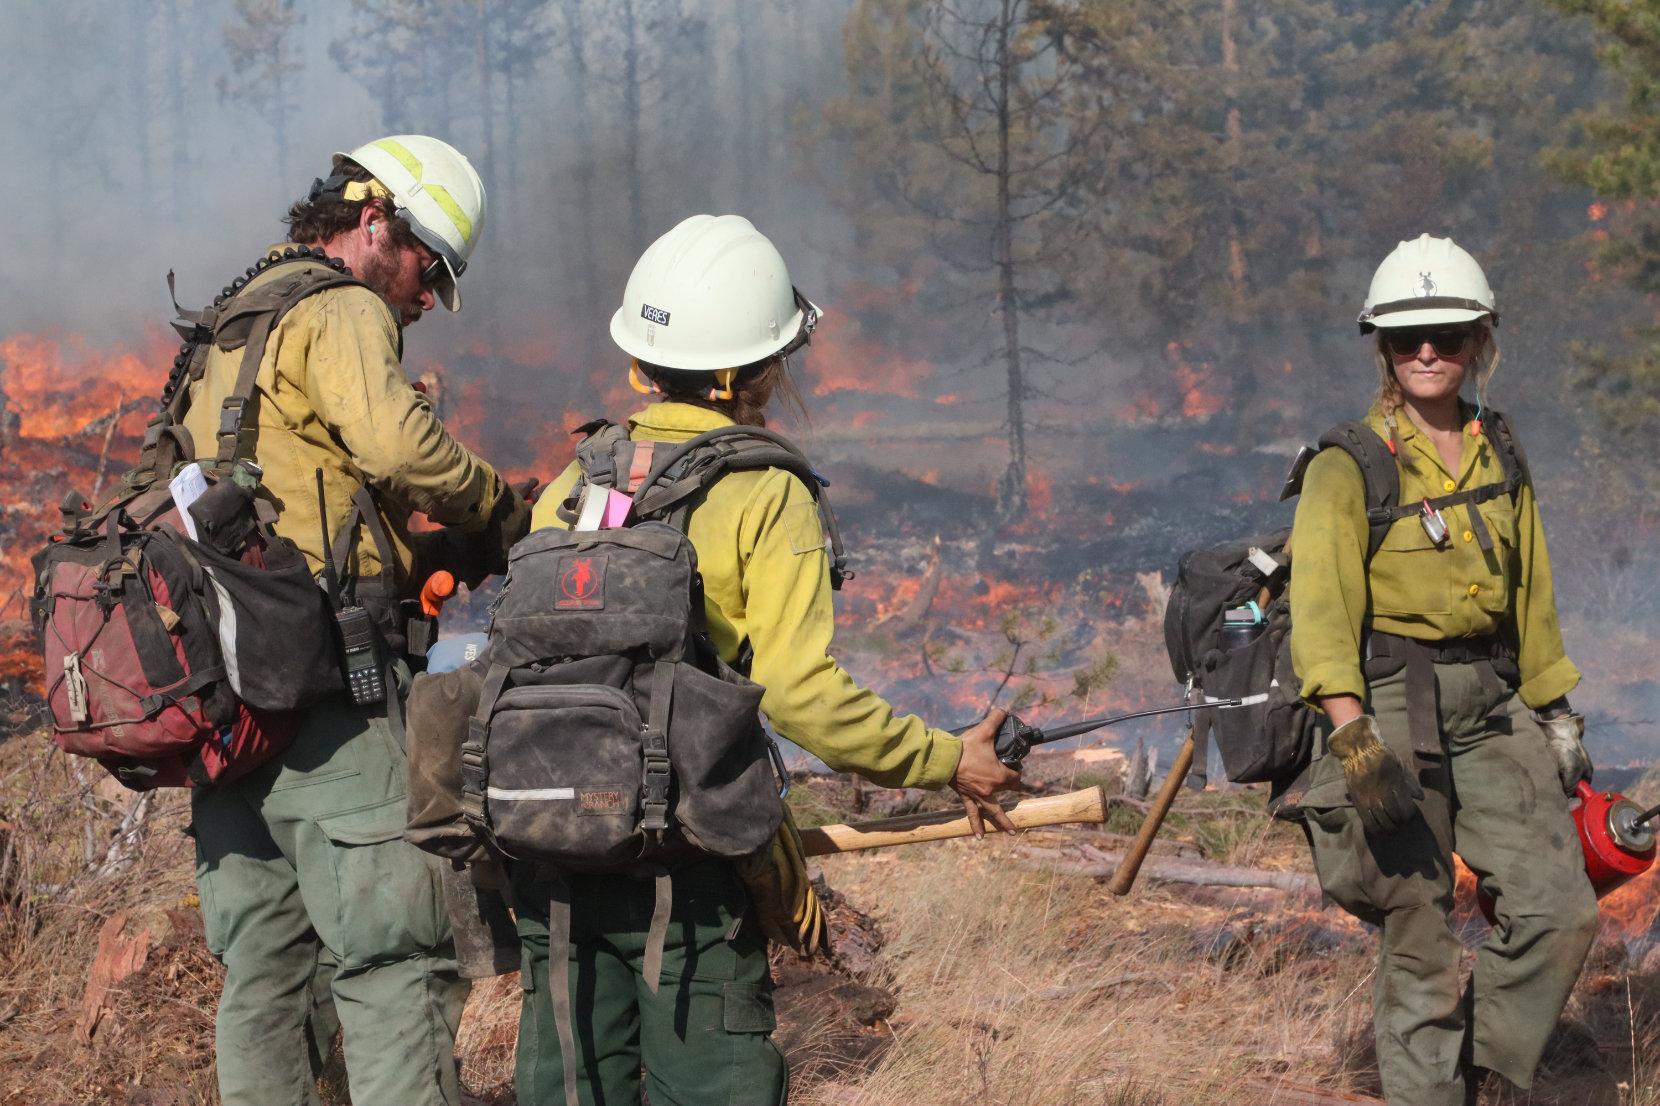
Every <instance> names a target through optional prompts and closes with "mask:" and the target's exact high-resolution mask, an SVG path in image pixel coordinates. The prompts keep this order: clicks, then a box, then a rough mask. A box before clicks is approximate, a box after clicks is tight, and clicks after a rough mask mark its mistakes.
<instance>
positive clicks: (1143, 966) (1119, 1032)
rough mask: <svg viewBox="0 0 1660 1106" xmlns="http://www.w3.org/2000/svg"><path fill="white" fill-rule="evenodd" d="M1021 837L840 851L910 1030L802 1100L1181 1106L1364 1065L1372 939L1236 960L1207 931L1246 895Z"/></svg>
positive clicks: (1329, 1079) (841, 882)
mask: <svg viewBox="0 0 1660 1106" xmlns="http://www.w3.org/2000/svg"><path fill="white" fill-rule="evenodd" d="M1010 848H1011V844H1010V843H1008V842H1004V841H998V840H995V839H993V840H989V841H987V842H985V843H983V844H980V845H975V844H972V843H952V844H949V845H945V846H938V847H933V848H927V847H912V848H908V849H904V850H895V851H892V852H888V853H880V854H869V855H865V856H851V857H841V858H835V859H834V860H832V861H831V862H830V863H828V864H827V865H826V868H827V874H828V876H829V878H830V879H831V880H832V881H833V882H835V883H836V884H837V885H838V886H840V887H842V888H844V889H845V890H846V891H847V893H848V894H849V895H850V896H851V897H853V898H855V899H858V900H861V901H863V902H865V903H866V904H867V905H868V906H869V907H871V908H872V909H873V910H875V911H876V912H877V913H878V914H879V915H880V916H881V918H882V919H883V923H884V926H885V928H886V930H887V932H888V934H889V940H890V945H889V950H890V953H891V954H892V962H893V965H894V972H895V976H896V978H897V982H898V989H899V995H900V1002H901V1006H900V1014H899V1016H898V1017H897V1018H896V1020H895V1026H894V1029H895V1032H896V1034H897V1040H896V1044H895V1046H894V1048H893V1049H892V1050H891V1051H890V1052H889V1054H888V1057H887V1059H886V1060H885V1061H884V1062H883V1063H882V1064H881V1065H880V1066H879V1067H878V1068H877V1070H876V1071H875V1072H874V1073H873V1074H872V1075H871V1076H869V1077H868V1078H866V1079H865V1080H863V1081H862V1082H861V1083H860V1084H859V1085H857V1086H848V1085H836V1084H826V1085H821V1086H819V1087H816V1088H810V1089H808V1090H807V1091H806V1093H805V1094H804V1099H803V1100H804V1101H806V1102H808V1103H817V1104H823V1106H830V1104H834V1106H892V1104H897V1103H914V1104H917V1106H926V1104H930V1103H938V1104H941V1106H945V1104H948V1103H953V1104H954V1103H960V1102H964V1101H967V1100H970V1099H972V1100H975V1101H982V1102H996V1103H1002V1104H1007V1106H1060V1104H1065V1103H1079V1104H1084V1103H1088V1104H1109V1103H1120V1102H1122V1103H1138V1104H1140V1103H1146V1104H1149V1106H1151V1104H1154V1103H1169V1104H1171V1106H1175V1104H1177V1103H1182V1104H1187V1103H1204V1102H1217V1103H1222V1102H1228V1103H1235V1102H1240V1101H1244V1100H1246V1099H1247V1098H1248V1097H1249V1096H1248V1095H1243V1094H1242V1091H1243V1088H1244V1087H1245V1085H1246V1081H1247V1079H1248V1078H1249V1077H1254V1076H1263V1075H1270V1076H1281V1075H1283V1076H1286V1077H1288V1078H1290V1079H1293V1080H1300V1081H1304V1082H1319V1083H1322V1084H1324V1085H1326V1086H1342V1085H1347V1084H1348V1083H1349V1082H1351V1078H1350V1074H1349V1073H1346V1072H1345V1071H1344V1066H1345V1060H1344V1054H1345V1051H1346V1049H1347V1047H1348V1046H1347V1042H1348V1041H1350V1040H1351V1039H1353V1038H1354V1037H1355V1036H1356V1033H1357V1030H1358V1029H1359V1028H1360V1026H1361V1025H1362V1024H1363V1022H1364V1020H1365V1016H1366V1001H1365V996H1364V993H1363V992H1365V991H1366V990H1367V986H1368V980H1369V970H1370V969H1369V960H1370V956H1369V954H1365V953H1361V954H1358V955H1344V956H1340V957H1335V958H1332V959H1319V958H1311V959H1308V960H1304V961H1300V962H1295V963H1291V964H1288V965H1284V966H1283V967H1282V966H1281V965H1279V964H1278V963H1276V964H1268V963H1256V962H1254V961H1253V960H1252V959H1251V954H1249V953H1247V954H1246V956H1245V959H1244V960H1242V961H1241V960H1233V961H1232V962H1231V966H1230V967H1227V968H1224V967H1223V966H1221V965H1219V964H1217V963H1213V962H1212V961H1211V960H1210V959H1208V958H1207V957H1206V955H1205V952H1204V950H1203V949H1202V948H1199V947H1196V944H1195V932H1196V929H1197V930H1203V929H1204V927H1206V926H1207V925H1220V924H1221V923H1222V922H1223V921H1224V920H1225V919H1226V918H1227V917H1228V916H1229V915H1230V914H1231V913H1233V911H1230V910H1226V909H1221V908H1204V907H1196V906H1195V905H1194V904H1193V903H1191V902H1188V901H1183V900H1180V899H1177V898H1174V897H1172V896H1169V895H1166V894H1164V893H1161V892H1157V891H1148V890H1146V889H1143V890H1141V891H1138V892H1137V895H1136V897H1134V898H1132V899H1129V900H1118V899H1114V898H1113V897H1112V896H1110V895H1109V894H1108V893H1107V892H1106V891H1105V890H1104V889H1103V888H1101V887H1100V886H1099V885H1097V884H1096V883H1095V882H1094V881H1091V880H1087V879H1081V878H1076V877H1069V876H1062V875H1056V874H1053V873H1048V872H1042V871H1032V870H1029V869H1024V868H1020V867H1017V866H1016V865H1015V864H1014V863H1013V857H1012V856H1011V854H1010ZM1331 922H1332V924H1334V925H1343V924H1344V923H1342V922H1340V921H1339V920H1338V919H1337V918H1335V917H1333V918H1332V919H1331ZM1276 967H1279V968H1281V970H1277V971H1276V970H1273V969H1274V968H1276ZM1103 983H1111V985H1110V986H1100V984H1103ZM1090 984H1095V985H1097V986H1096V988H1095V989H1089V990H1076V991H1071V992H1067V989H1068V988H1078V987H1081V986H1083V985H1090ZM1046 992H1047V993H1049V994H1056V995H1059V997H1048V994H1046ZM942 1073H949V1076H948V1077H946V1078H942Z"/></svg>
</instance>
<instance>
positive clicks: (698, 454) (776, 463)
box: [634, 426, 853, 589]
mask: <svg viewBox="0 0 1660 1106" xmlns="http://www.w3.org/2000/svg"><path fill="white" fill-rule="evenodd" d="M659 452H660V453H662V451H661V450H659ZM769 468H777V469H783V470H784V471H786V472H789V473H791V474H792V475H794V476H795V477H797V478H798V479H799V480H800V481H801V482H802V483H803V484H805V485H806V486H807V490H808V491H809V492H810V493H812V496H813V501H814V503H815V504H816V505H817V507H818V514H819V521H820V523H821V524H822V525H823V527H824V530H825V533H826V534H828V535H829V537H830V583H831V586H832V587H834V588H837V589H840V587H841V586H842V584H843V582H845V581H846V580H849V579H851V578H852V576H853V573H852V572H850V571H849V570H848V567H847V551H846V549H845V547H844V546H843V545H842V540H841V528H840V527H839V526H838V525H837V523H836V515H835V512H834V511H833V510H831V508H830V500H829V493H828V489H829V487H830V481H828V480H826V479H825V478H824V476H823V475H822V474H821V473H820V472H819V471H818V470H817V469H815V468H814V467H813V465H812V462H811V461H809V460H808V459H807V457H806V455H805V454H803V453H802V452H801V451H800V450H799V449H797V448H796V446H795V445H794V444H793V443H792V442H790V440H789V439H788V438H785V437H784V436H783V435H782V434H779V433H778V432H777V431H774V430H768V429H765V428H763V427H758V426H720V427H716V428H715V429H713V430H708V431H705V432H704V433H702V434H699V435H698V436H697V437H695V438H692V439H691V440H689V441H686V442H682V443H681V444H679V445H677V446H675V447H674V448H673V449H671V450H669V451H668V452H666V453H662V455H661V456H659V457H657V458H656V459H655V460H654V461H653V463H652V466H651V470H650V471H649V472H648V473H647V474H646V476H645V478H644V479H643V480H642V481H641V482H640V485H639V489H638V491H636V492H635V493H634V515H635V517H636V518H642V519H643V518H665V517H668V518H674V519H675V521H676V525H678V526H680V528H681V529H685V525H686V522H687V520H688V519H689V517H690V515H691V511H692V510H693V509H694V508H695V507H696V505H697V504H698V502H700V501H701V499H702V497H703V495H704V494H705V493H707V492H708V490H709V488H711V487H713V486H714V485H715V483H716V482H718V481H719V480H720V479H721V478H722V477H724V476H725V475H727V474H728V473H731V472H749V471H755V470H758V469H769Z"/></svg>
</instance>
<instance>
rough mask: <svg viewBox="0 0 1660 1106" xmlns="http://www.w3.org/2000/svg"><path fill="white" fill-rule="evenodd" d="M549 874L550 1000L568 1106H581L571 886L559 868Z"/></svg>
mask: <svg viewBox="0 0 1660 1106" xmlns="http://www.w3.org/2000/svg"><path fill="white" fill-rule="evenodd" d="M544 871H546V872H547V874H548V1001H549V1002H551V1003H552V1004H553V1025H554V1028H555V1029H556V1030H558V1033H559V1055H560V1058H561V1060H562V1061H563V1063H561V1064H560V1065H559V1066H560V1067H561V1068H563V1069H564V1070H565V1106H579V1103H578V1100H577V1097H576V1065H577V1064H578V1063H579V1062H580V1057H579V1056H578V1055H577V1051H576V1034H575V1033H574V1032H573V1031H572V1028H571V1018H572V1013H571V968H570V959H571V885H570V881H569V880H567V879H566V878H565V873H564V872H561V871H559V870H558V869H556V868H550V869H544Z"/></svg>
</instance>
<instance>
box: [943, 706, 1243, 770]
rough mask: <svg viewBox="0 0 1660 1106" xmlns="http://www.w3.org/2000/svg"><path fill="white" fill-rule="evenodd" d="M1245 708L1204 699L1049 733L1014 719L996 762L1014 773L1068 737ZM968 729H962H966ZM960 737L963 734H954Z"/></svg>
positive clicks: (1000, 737)
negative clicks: (1041, 749) (1159, 718)
mask: <svg viewBox="0 0 1660 1106" xmlns="http://www.w3.org/2000/svg"><path fill="white" fill-rule="evenodd" d="M1244 705H1245V701H1244V700H1243V699H1206V700H1205V701H1204V702H1200V703H1182V704H1181V705H1180V706H1174V707H1155V708H1154V709H1152V710H1138V711H1132V712H1131V713H1129V714H1113V715H1107V716H1106V717H1103V718H1090V719H1087V720H1085V721H1083V722H1072V723H1069V724H1067V725H1064V726H1050V727H1049V728H1048V729H1039V728H1038V727H1036V726H1033V725H1029V724H1028V723H1026V722H1023V721H1021V720H1020V719H1019V718H1017V717H1015V716H1014V715H1012V714H1011V715H1009V716H1008V717H1007V718H1005V719H1004V720H1003V725H1002V726H1000V727H999V728H998V730H997V759H998V760H1000V761H1002V762H1003V764H1004V765H1005V766H1007V767H1009V768H1013V769H1014V770H1015V771H1016V772H1018V771H1020V766H1021V764H1022V763H1024V762H1025V760H1026V754H1027V753H1029V752H1031V751H1032V746H1034V745H1047V744H1049V743H1050V742H1051V741H1065V740H1066V739H1067V738H1069V737H1082V736H1083V735H1084V734H1087V733H1093V732H1094V731H1096V730H1101V729H1105V728H1106V727H1108V726H1116V725H1118V724H1119V723H1120V722H1128V721H1130V720H1131V719H1135V718H1152V717H1153V716H1154V715H1159V714H1185V713H1189V712H1191V711H1196V710H1209V709H1212V708H1215V709H1216V710H1228V709H1230V708H1233V707H1241V706H1244ZM966 728H967V727H964V729H966ZM956 732H957V733H962V732H963V731H962V730H958V731H956Z"/></svg>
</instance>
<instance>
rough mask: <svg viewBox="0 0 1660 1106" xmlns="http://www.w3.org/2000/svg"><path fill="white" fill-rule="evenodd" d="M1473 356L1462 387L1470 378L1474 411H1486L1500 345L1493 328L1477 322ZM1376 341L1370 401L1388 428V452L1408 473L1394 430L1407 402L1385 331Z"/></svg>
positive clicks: (1404, 453)
mask: <svg viewBox="0 0 1660 1106" xmlns="http://www.w3.org/2000/svg"><path fill="white" fill-rule="evenodd" d="M1475 335H1476V342H1477V346H1476V355H1475V358H1474V359H1473V360H1472V361H1471V366H1470V367H1471V368H1473V369H1474V370H1475V371H1474V372H1473V373H1472V372H1470V371H1468V370H1466V371H1465V373H1464V381H1463V383H1461V384H1460V386H1459V390H1460V391H1463V385H1464V384H1467V383H1469V381H1470V379H1471V377H1472V376H1473V377H1474V379H1475V385H1476V409H1477V410H1485V409H1486V407H1487V384H1488V382H1489V381H1491V380H1492V379H1493V374H1494V373H1495V372H1497V371H1498V369H1499V344H1498V341H1497V340H1496V339H1495V338H1494V337H1493V328H1492V327H1491V326H1489V325H1488V324H1487V323H1485V322H1479V323H1477V325H1476V327H1475ZM1377 336H1378V342H1377V349H1376V351H1375V352H1376V356H1377V366H1378V392H1377V396H1376V397H1375V398H1374V399H1373V400H1372V405H1373V406H1374V407H1376V408H1377V410H1378V411H1379V412H1380V413H1381V414H1382V415H1383V420H1384V423H1385V424H1386V425H1387V426H1388V427H1389V444H1390V451H1391V452H1392V453H1394V454H1395V456H1396V457H1397V458H1398V459H1399V460H1400V462H1401V464H1402V465H1404V466H1406V468H1407V469H1408V470H1410V469H1411V468H1412V460H1411V458H1410V457H1408V456H1407V453H1406V451H1405V450H1403V449H1402V448H1401V439H1400V434H1399V432H1398V431H1397V430H1396V429H1395V415H1396V414H1397V413H1398V412H1399V411H1400V409H1401V408H1402V407H1403V406H1405V403H1406V400H1405V398H1404V397H1403V396H1402V395H1401V382H1400V379H1399V378H1398V377H1397V376H1396V375H1395V362H1394V360H1393V359H1392V358H1391V357H1390V356H1389V346H1388V343H1387V340H1386V339H1387V335H1386V333H1385V332H1384V331H1382V330H1379V331H1378V332H1377Z"/></svg>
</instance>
